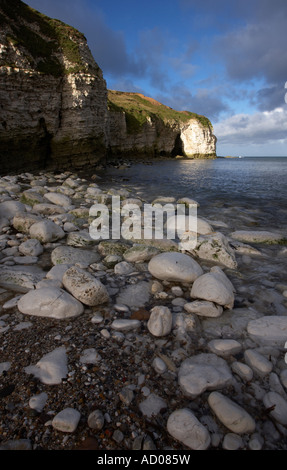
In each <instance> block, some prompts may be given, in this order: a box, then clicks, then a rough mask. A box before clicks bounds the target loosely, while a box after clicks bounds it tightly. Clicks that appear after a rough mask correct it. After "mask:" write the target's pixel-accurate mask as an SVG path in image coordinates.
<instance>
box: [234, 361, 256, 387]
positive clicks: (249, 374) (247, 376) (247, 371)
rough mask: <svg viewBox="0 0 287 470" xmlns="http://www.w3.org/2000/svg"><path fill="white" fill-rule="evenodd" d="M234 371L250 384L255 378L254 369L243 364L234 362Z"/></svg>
mask: <svg viewBox="0 0 287 470" xmlns="http://www.w3.org/2000/svg"><path fill="white" fill-rule="evenodd" d="M231 369H232V371H233V372H234V373H235V374H237V375H239V377H240V378H241V379H242V380H244V381H245V382H250V380H252V378H253V371H252V369H251V368H250V367H249V366H248V365H247V364H244V363H243V362H238V361H234V362H232V364H231Z"/></svg>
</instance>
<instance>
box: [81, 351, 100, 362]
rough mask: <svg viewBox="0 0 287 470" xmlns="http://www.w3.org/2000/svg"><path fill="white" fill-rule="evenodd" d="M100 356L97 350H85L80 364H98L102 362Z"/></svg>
mask: <svg viewBox="0 0 287 470" xmlns="http://www.w3.org/2000/svg"><path fill="white" fill-rule="evenodd" d="M101 359H102V358H101V356H100V354H99V353H98V352H97V351H96V350H95V348H88V349H84V351H83V353H82V355H81V357H80V362H82V363H83V364H97V363H98V362H99V361H100V360H101Z"/></svg>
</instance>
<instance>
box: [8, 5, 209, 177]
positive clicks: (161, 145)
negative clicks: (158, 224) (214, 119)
mask: <svg viewBox="0 0 287 470" xmlns="http://www.w3.org/2000/svg"><path fill="white" fill-rule="evenodd" d="M215 145H216V138H215V137H214V135H213V133H212V126H211V124H210V122H209V121H208V119H206V118H204V117H203V116H198V115H196V114H193V113H188V112H176V111H174V110H171V108H168V107H166V106H164V105H161V104H160V103H158V102H156V101H154V100H152V99H150V98H146V97H144V96H142V95H138V94H135V93H120V92H112V91H110V92H108V91H107V88H106V82H105V80H104V78H103V74H102V71H101V70H100V68H99V67H98V65H97V64H96V62H95V60H94V59H93V57H92V54H91V52H90V50H89V48H88V45H87V41H86V39H85V37H84V36H83V34H81V33H80V32H79V31H77V30H76V29H74V28H72V27H71V26H68V25H66V24H64V23H62V22H61V21H58V20H54V19H51V18H48V17H46V16H45V15H42V14H41V13H39V12H37V11H36V10H33V9H32V8H30V7H28V6H27V5H26V4H25V3H22V2H21V1H20V0H0V172H1V173H2V174H3V173H5V172H7V171H14V170H15V171H18V170H20V171H22V170H27V169H30V170H32V169H33V168H35V169H36V168H43V167H46V168H59V169H63V168H68V167H77V166H83V165H85V164H88V163H94V162H96V161H97V160H99V159H101V158H103V157H106V156H107V155H108V154H111V155H112V156H117V155H122V154H124V155H131V156H133V157H136V156H143V155H149V156H157V155H172V156H176V155H178V154H180V155H185V156H192V157H195V156H204V157H209V156H215V155H216V148H215Z"/></svg>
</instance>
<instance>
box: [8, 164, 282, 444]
mask: <svg viewBox="0 0 287 470" xmlns="http://www.w3.org/2000/svg"><path fill="white" fill-rule="evenodd" d="M125 160H126V159H125ZM157 161H158V160H157ZM135 163H138V162H135ZM81 174H82V171H81V170H79V171H78V174H77V173H76V172H62V173H60V172H59V173H57V174H53V173H51V172H47V171H44V170H43V171H41V172H39V173H38V174H37V173H34V172H33V174H31V173H22V174H20V175H13V176H11V177H9V176H8V175H7V176H6V177H1V178H0V185H1V201H0V215H1V218H2V221H3V219H4V214H5V215H6V219H7V220H6V221H5V222H4V224H3V222H2V223H1V238H0V244H1V245H0V247H1V252H0V253H1V259H0V281H1V285H0V295H1V311H0V334H1V337H2V346H1V356H0V372H1V382H2V383H1V389H0V395H1V398H2V400H1V404H0V409H1V415H2V418H1V433H2V434H1V442H0V448H1V449H14V448H16V449H17V448H18V449H19V450H20V449H22V448H27V449H33V450H38V449H43V450H72V449H73V450H74V449H75V450H77V449H87V450H88V449H94V450H169V451H179V450H185V451H190V450H192V449H193V448H202V449H204V450H207V449H208V450H210V449H217V450H224V449H238V450H240V449H251V450H257V449H258V450H267V449H268V450H269V449H270V450H272V449H274V450H275V449H277V450H283V449H286V448H287V447H286V434H287V429H286V425H287V393H286V390H287V364H286V362H285V348H284V344H285V340H284V328H285V327H286V328H287V309H286V302H287V300H286V294H287V284H286V282H285V281H284V277H283V274H282V277H280V276H279V275H280V270H281V266H282V265H283V264H284V259H286V254H287V253H286V252H287V248H286V247H285V242H284V239H285V237H284V234H283V233H281V234H280V235H281V238H280V237H279V238H278V237H277V238H276V236H275V235H276V234H275V235H274V234H273V235H274V238H273V239H272V236H273V235H272V234H270V233H269V235H268V236H269V237H271V238H270V239H269V241H268V240H267V242H268V243H267V244H266V240H264V243H262V240H261V241H260V243H258V240H255V239H254V232H260V227H258V226H256V230H253V229H252V230H250V227H249V230H246V232H249V233H247V234H246V233H245V234H242V233H241V234H239V235H240V236H241V237H243V236H245V237H249V238H248V239H247V238H246V239H245V241H242V239H241V240H239V239H238V238H232V237H230V234H231V229H230V227H228V225H226V223H225V222H223V221H221V220H217V221H215V220H208V221H207V220H206V219H202V230H203V231H204V233H202V234H199V237H201V238H200V240H201V242H203V241H204V243H202V246H203V247H204V246H205V245H206V246H208V250H203V251H201V250H198V251H197V252H196V254H195V253H192V254H191V253H189V252H183V251H178V250H175V248H174V246H172V247H171V244H168V243H160V242H157V243H155V244H152V243H149V244H147V243H145V242H144V241H143V240H142V243H141V244H136V245H137V246H134V247H133V242H132V241H130V240H129V241H127V240H118V241H115V240H113V242H114V243H113V244H111V243H105V242H104V243H101V242H95V240H91V239H90V237H89V232H88V229H89V217H88V210H89V208H90V206H91V205H92V204H93V203H95V201H101V202H103V201H107V197H111V196H112V195H113V194H114V195H116V194H118V195H120V196H121V197H122V198H123V199H124V198H127V199H131V200H137V201H138V203H142V202H143V201H141V200H139V199H140V197H139V195H138V194H137V192H136V191H133V190H132V189H131V190H129V191H128V190H127V188H126V186H125V185H123V186H122V188H121V189H119V188H117V189H115V188H113V187H111V188H110V191H108V190H107V189H105V190H103V189H102V186H101V184H102V183H103V182H102V180H101V179H98V177H97V173H95V175H94V176H93V175H91V179H89V181H88V180H87V179H84V178H83V177H82V176H79V175H81ZM107 184H108V183H107V182H105V186H106V185H107ZM108 192H110V194H108ZM51 193H52V194H54V196H53V197H52V196H51ZM47 194H50V199H48V198H47V197H46V195H47ZM57 196H58V199H57ZM63 196H64V197H63ZM55 197H56V198H55ZM162 197H163V198H164V196H162ZM165 197H166V198H168V197H169V198H170V197H172V195H170V194H169V195H166V196H165ZM5 201H6V204H5ZM7 201H12V202H13V204H11V205H10V206H9V204H7ZM20 201H22V202H21V204H22V205H17V204H14V203H16V202H17V203H18V202H20ZM163 201H164V199H163ZM175 202H177V201H176V200H175ZM3 204H4V205H3ZM23 204H24V205H23ZM1 210H2V212H1ZM225 210H227V209H225ZM9 211H10V212H9ZM19 211H20V212H21V214H22V218H20V217H18V220H17V221H16V220H15V219H14V217H15V215H16V213H17V212H19ZM221 211H222V214H221V215H222V216H223V215H224V208H222V209H221ZM201 214H202V213H201V208H200V207H199V208H198V216H199V217H200V218H201ZM243 215H244V214H242V217H243ZM7 216H8V217H7ZM245 216H246V215H245ZM33 217H34V220H32V219H33ZM239 217H240V215H239ZM48 220H49V221H51V222H53V223H54V224H55V225H56V227H57V228H58V229H60V230H58V231H57V230H56V227H54V226H53V227H52V226H50V227H49V228H51V231H49V230H48V228H47V227H46V228H47V230H45V231H44V232H41V233H40V234H39V232H35V231H34V232H33V231H32V232H31V230H30V229H31V227H32V225H37V223H38V222H44V221H48ZM32 222H33V223H32ZM36 228H38V227H36ZM235 228H236V227H235ZM233 229H234V227H233ZM51 232H52V234H51ZM235 232H236V230H232V233H233V235H234V237H236V236H237V237H238V236H239V235H238V234H237V235H235ZM43 233H44V234H43ZM218 233H219V234H221V235H222V236H221V235H218ZM37 237H38V238H37ZM39 237H42V238H41V241H39ZM43 237H44V238H43ZM216 237H217V238H216ZM250 237H251V238H250ZM252 237H253V239H252ZM31 239H33V240H35V239H37V240H38V243H36V242H34V243H33V244H31V242H30V243H27V241H29V240H31ZM247 240H248V241H247ZM250 240H251V241H250ZM285 240H286V239H285ZM215 242H216V243H215ZM216 244H217V245H216ZM167 245H168V246H167ZM67 247H69V250H70V251H69V250H68V251H69V252H67V250H66V251H65V250H64V249H66V248H67ZM57 248H58V251H57V259H56V261H55V257H56V254H55V253H56V251H55V250H57ZM133 248H134V249H133ZM59 249H60V250H59ZM35 250H36V251H35ZM37 250H38V251H37ZM41 250H42V251H41ZM61 250H62V251H61ZM59 251H61V253H60V254H59V253H58V252H59ZM36 253H37V254H36ZM171 253H178V254H180V255H183V256H184V258H180V259H182V260H183V261H182V262H183V263H185V262H186V259H187V258H188V260H189V261H190V260H194V261H195V262H196V263H197V265H198V266H199V267H200V268H201V270H202V271H201V272H200V274H199V273H198V274H197V276H198V277H196V278H193V280H191V278H189V277H188V276H187V277H186V278H182V277H180V276H181V274H180V275H179V273H178V271H177V269H176V265H177V262H174V260H173V258H172V257H171V258H169V255H170V254H171ZM84 254H87V259H86V258H85V256H84ZM161 254H164V255H165V256H164V258H159V259H160V260H161V261H159V264H157V265H156V267H155V268H153V269H152V267H151V266H152V264H151V260H154V262H155V260H156V259H157V256H159V255H161ZM186 257H187V258H186ZM275 257H276V258H275ZM162 263H163V265H164V266H166V269H165V270H164V272H165V274H162V273H160V271H161V270H160V267H161V266H162ZM164 263H167V264H166V265H165V264H164ZM65 265H67V266H65ZM64 266H65V268H64ZM75 266H76V269H75ZM216 267H218V270H217V269H216ZM269 267H270V272H269V270H268V268H269ZM15 268H16V269H15ZM71 268H73V269H74V271H73V272H72V271H69V273H68V274H69V275H70V277H69V276H68V274H66V278H65V277H64V276H65V274H64V273H66V271H68V269H70V270H71ZM169 269H171V270H172V271H173V272H174V277H173V278H172V279H169V278H167V277H166V273H167V272H168V271H169ZM192 269H195V268H194V266H193V267H192V268H191V267H188V269H187V272H188V273H190V270H191V271H192ZM197 269H198V268H197ZM77 270H78V271H77ZM4 271H6V274H7V273H8V274H9V276H8V274H7V275H6V274H5V273H4V274H5V276H6V277H5V276H4V277H3V272H4ZM12 271H13V275H14V277H11V272H12ZM216 272H217V275H218V276H221V277H220V280H221V281H222V282H221V283H219V284H220V286H221V288H220V289H219V291H218V288H217V287H218V286H217V287H216V288H215V286H214V285H213V284H212V285H211V286H209V285H208V286H207V287H206V286H205V287H204V288H202V289H203V290H204V291H205V293H206V291H208V292H211V291H212V292H215V293H214V295H213V297H211V298H210V299H209V300H207V299H205V298H204V297H203V296H202V294H201V293H200V292H201V291H202V289H201V290H197V291H196V292H193V294H192V295H193V296H191V291H192V289H193V288H195V283H196V280H197V279H200V277H201V276H204V275H206V274H209V275H210V274H211V273H213V274H215V273H216ZM19 273H21V275H20V274H19ZM258 273H260V274H259V276H260V279H258ZM84 275H85V276H86V275H88V277H84V278H83V276H84ZM73 276H74V277H73ZM75 276H76V277H75ZM81 276H82V277H81ZM162 276H163V278H161V277H162ZM222 276H223V277H222ZM3 279H4V281H3ZM75 279H76V281H77V282H75ZM82 279H85V282H86V283H88V282H91V283H92V284H91V285H92V290H96V289H95V285H94V284H95V281H97V283H96V284H97V287H99V284H98V282H100V283H101V285H102V286H104V287H103V291H101V294H100V297H101V298H102V299H104V298H105V293H106V292H107V293H108V297H109V300H108V301H104V302H102V301H99V300H97V302H99V303H98V304H95V305H88V304H86V303H84V302H83V301H82V300H83V298H82V297H80V298H81V299H82V300H78V298H79V296H80V295H82V292H79V293H78V290H80V289H79V287H80V285H81V282H80V281H81V280H82ZM212 280H213V281H214V276H213V277H212ZM217 280H218V278H217ZM9 283H10V284H9ZM69 283H70V284H69ZM222 283H223V284H224V285H225V288H226V290H227V293H228V295H229V297H228V298H224V299H223V300H222V295H223V293H226V292H225V290H224V287H223V285H222ZM230 283H231V286H232V287H231V286H230ZM71 285H72V287H69V288H68V286H71ZM226 285H228V287H226ZM101 288H102V287H101ZM39 289H49V290H50V293H51V291H52V293H51V295H52V294H53V295H56V294H57V292H59V289H61V292H62V291H64V292H66V293H68V294H69V295H70V296H71V297H72V298H70V297H69V302H71V303H68V301H67V304H65V302H64V304H63V305H61V306H58V312H60V313H58V315H64V316H65V315H66V317H65V318H59V317H58V318H54V317H51V316H50V317H49V315H51V313H52V312H55V311H56V310H57V305H56V303H55V297H52V300H51V298H49V299H48V300H47V302H48V301H49V302H50V304H49V305H50V308H49V309H48V312H46V314H47V315H48V316H47V317H46V316H42V317H40V316H37V310H38V312H39V311H40V310H41V309H42V308H43V311H44V310H45V309H44V307H43V305H42V303H44V301H43V299H44V297H42V298H41V292H43V296H44V294H45V295H46V294H47V290H46V291H45V292H44V291H40V294H39V297H40V300H39V298H38V299H36V298H35V297H33V300H32V301H30V303H29V302H28V303H27V302H26V303H25V302H24V300H23V298H24V297H25V299H26V298H27V297H26V296H27V294H28V293H31V292H32V293H35V292H36V291H37V290H38V291H39ZM214 289H215V291H214ZM262 293H263V294H264V295H263V294H262ZM226 295H227V294H226ZM75 296H77V297H75ZM56 298H57V296H56ZM53 299H54V300H53ZM37 302H38V303H37ZM76 302H78V303H76ZM194 302H197V304H195V303H194ZM22 304H25V305H24V306H23V305H22ZM19 307H21V311H20V310H19ZM73 308H79V310H78V311H77V312H80V313H77V314H75V316H69V315H71V311H72V309H73ZM35 310H36V311H35ZM27 312H30V313H27ZM31 312H33V313H31ZM63 312H64V313H63ZM151 317H152V320H150V319H151ZM266 317H268V321H269V322H271V323H269V324H268V326H266V321H267V318H266ZM270 317H272V318H270ZM167 319H168V321H167ZM274 319H275V320H276V321H275V324H273V323H272V320H274ZM263 320H264V321H263ZM264 322H265V323H264ZM166 323H168V325H167V324H166ZM264 325H265V326H264ZM166 328H167V329H166ZM271 333H272V335H273V336H272V337H270V335H271ZM286 340H287V338H286ZM55 351H56V352H57V353H55ZM51 353H55V354H56V359H57V360H56V362H54V361H55V354H52V355H51ZM49 354H50V356H49V357H48V359H47V355H49ZM57 354H60V359H59V356H57ZM43 358H45V360H46V362H45V364H46V366H45V367H46V369H45V367H44V369H45V370H46V376H45V374H44V375H43V369H41V360H42V363H43V362H44V361H43ZM39 361H40V362H39ZM37 364H38V365H37ZM59 364H60V365H61V367H59ZM35 366H36V367H35ZM26 368H28V369H27V371H26ZM56 372H57V373H58V374H60V378H59V376H58V377H56V375H57V374H56ZM47 375H48V378H47ZM43 381H44V382H43ZM47 382H48V383H47ZM199 383H201V384H203V385H202V388H201V389H200V388H198V384H199ZM227 399H229V400H231V402H230V401H228V400H227ZM234 404H235V405H234ZM70 408H72V409H73V410H74V412H73V413H72V415H73V416H72V418H70V416H69V418H67V417H66V418H62V420H63V421H64V424H63V421H62V422H61V423H60V424H59V421H61V420H60V418H59V417H58V423H57V419H55V418H56V417H57V415H58V414H59V413H60V412H62V411H63V410H67V409H70ZM275 408H276V410H275V411H274V409H275ZM278 409H279V410H280V412H279V413H277V410H278ZM231 415H232V416H234V421H236V422H239V423H240V426H239V427H236V426H235V425H234V423H231V422H230V420H229V418H230V416H231ZM65 420H66V421H65ZM186 422H188V423H190V427H189V426H188V427H187V428H186V432H185V436H182V435H181V433H180V430H181V428H182V426H184V424H183V423H186ZM61 426H62V429H61ZM65 426H66V427H65ZM194 426H195V427H196V429H197V431H198V433H197V438H196V437H195V435H194V434H193V432H192V431H190V428H194ZM67 429H68V431H67ZM192 446H193V447H192Z"/></svg>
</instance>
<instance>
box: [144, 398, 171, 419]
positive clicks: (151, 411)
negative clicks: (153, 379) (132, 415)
mask: <svg viewBox="0 0 287 470" xmlns="http://www.w3.org/2000/svg"><path fill="white" fill-rule="evenodd" d="M166 407H167V404H166V402H165V401H164V400H163V399H162V398H161V397H159V396H157V395H155V394H154V393H150V394H149V396H148V397H147V398H146V399H145V400H144V401H142V402H141V403H140V405H139V408H140V411H141V412H142V414H143V415H145V416H147V417H148V418H151V417H152V416H156V415H158V414H159V413H160V412H161V410H163V409H165V408H166Z"/></svg>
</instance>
